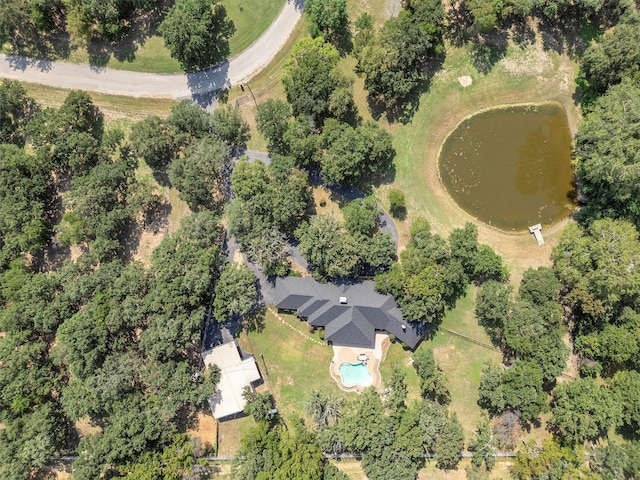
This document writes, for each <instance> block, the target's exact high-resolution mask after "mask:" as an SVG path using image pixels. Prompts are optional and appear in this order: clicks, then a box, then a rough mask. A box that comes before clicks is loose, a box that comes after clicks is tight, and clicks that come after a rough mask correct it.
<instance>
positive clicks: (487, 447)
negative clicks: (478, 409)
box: [467, 415, 496, 471]
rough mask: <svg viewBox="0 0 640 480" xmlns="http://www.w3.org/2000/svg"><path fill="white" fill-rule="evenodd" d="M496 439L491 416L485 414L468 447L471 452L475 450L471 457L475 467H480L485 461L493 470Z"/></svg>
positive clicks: (489, 468) (488, 467) (488, 468)
mask: <svg viewBox="0 0 640 480" xmlns="http://www.w3.org/2000/svg"><path fill="white" fill-rule="evenodd" d="M493 444H494V439H493V435H492V434H491V422H490V420H489V417H487V416H486V415H483V416H482V417H480V420H479V421H478V425H477V427H476V431H475V438H474V439H473V440H471V441H470V442H469V446H468V447H467V448H468V449H469V451H470V452H473V456H472V457H471V463H472V464H473V465H474V466H475V467H480V466H481V465H482V462H483V461H484V463H485V465H486V467H487V470H489V471H491V469H492V468H493V465H494V464H495V461H496V459H495V457H494V456H493V454H494V453H495V450H494V447H493Z"/></svg>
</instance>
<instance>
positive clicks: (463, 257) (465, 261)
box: [449, 222, 478, 278]
mask: <svg viewBox="0 0 640 480" xmlns="http://www.w3.org/2000/svg"><path fill="white" fill-rule="evenodd" d="M449 245H450V247H451V256H452V257H453V258H456V259H458V260H459V261H460V264H461V265H462V268H463V269H464V273H465V274H466V275H467V276H468V277H469V278H471V277H472V275H473V273H474V271H475V268H476V257H477V255H478V227H476V226H475V225H474V224H473V223H470V222H467V223H465V225H464V227H463V228H456V229H454V230H452V232H451V234H450V235H449Z"/></svg>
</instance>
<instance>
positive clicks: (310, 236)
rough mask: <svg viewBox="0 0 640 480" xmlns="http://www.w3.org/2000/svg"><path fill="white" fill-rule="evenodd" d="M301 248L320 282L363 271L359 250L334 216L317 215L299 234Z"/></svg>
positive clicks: (303, 226) (300, 228) (304, 223)
mask: <svg viewBox="0 0 640 480" xmlns="http://www.w3.org/2000/svg"><path fill="white" fill-rule="evenodd" d="M296 238H297V239H298V241H299V242H300V243H299V245H298V247H299V249H300V252H301V253H302V254H303V255H304V256H305V258H306V259H307V261H308V262H309V265H310V266H311V267H312V268H313V272H314V275H317V276H319V277H320V278H339V277H350V276H354V275H356V274H357V272H358V271H359V269H360V264H361V262H360V254H361V249H360V246H359V245H357V244H355V242H354V239H353V237H351V236H348V235H345V233H344V230H343V228H342V226H341V225H340V223H339V222H338V220H337V219H336V218H335V216H333V215H316V216H314V217H312V218H311V222H310V223H306V222H303V223H302V224H301V225H300V227H299V228H298V229H297V230H296Z"/></svg>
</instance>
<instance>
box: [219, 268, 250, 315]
mask: <svg viewBox="0 0 640 480" xmlns="http://www.w3.org/2000/svg"><path fill="white" fill-rule="evenodd" d="M256 299H257V291H256V278H255V277H254V276H253V273H252V272H251V270H249V269H248V268H247V266H246V265H244V264H243V265H238V264H236V263H228V264H227V265H226V266H225V267H224V270H223V271H222V273H221V274H220V279H219V280H218V283H217V284H216V289H215V297H214V299H213V315H214V317H215V318H216V319H217V320H218V321H219V322H224V321H226V320H227V319H229V318H232V317H235V316H242V315H244V314H245V313H247V312H248V311H249V310H250V309H251V307H253V306H254V305H255V303H256Z"/></svg>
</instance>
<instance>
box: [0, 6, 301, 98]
mask: <svg viewBox="0 0 640 480" xmlns="http://www.w3.org/2000/svg"><path fill="white" fill-rule="evenodd" d="M303 7H304V0H287V3H286V4H285V6H284V8H283V9H282V10H281V11H280V14H279V15H278V17H277V18H276V19H275V20H274V22H273V23H272V24H271V25H270V26H269V28H268V29H267V30H266V31H265V32H264V33H263V34H262V36H261V37H260V38H259V39H258V40H256V41H255V42H254V43H253V44H252V45H251V46H249V47H248V48H247V49H246V50H243V51H242V52H241V53H240V54H238V55H236V56H235V57H233V58H232V59H230V60H229V61H227V62H224V63H222V64H220V65H216V66H215V67H212V68H209V69H207V70H203V71H200V72H194V73H181V74H157V73H141V72H128V71H124V70H113V69H110V68H98V67H91V66H89V65H76V64H72V63H64V62H51V61H48V60H36V59H31V58H27V57H20V56H9V55H0V78H9V79H13V80H20V81H24V82H33V83H41V84H44V85H49V86H52V87H60V88H73V89H81V90H89V91H93V92H101V93H109V94H114V95H125V96H129V97H172V98H176V99H184V98H191V97H195V96H201V95H204V94H207V93H209V92H214V91H216V90H220V89H221V88H225V87H229V86H232V85H237V84H239V83H243V82H247V81H248V80H250V79H251V78H252V77H253V76H254V75H256V74H257V73H258V72H260V71H261V70H262V69H263V68H264V67H265V66H267V65H268V64H269V62H270V61H271V60H272V59H273V57H275V55H276V54H277V53H278V51H279V50H280V49H281V48H282V47H283V45H284V44H285V43H286V42H287V39H288V38H289V36H290V35H291V32H293V29H294V27H295V25H296V23H297V22H298V20H299V19H300V17H301V15H302V9H303Z"/></svg>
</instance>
